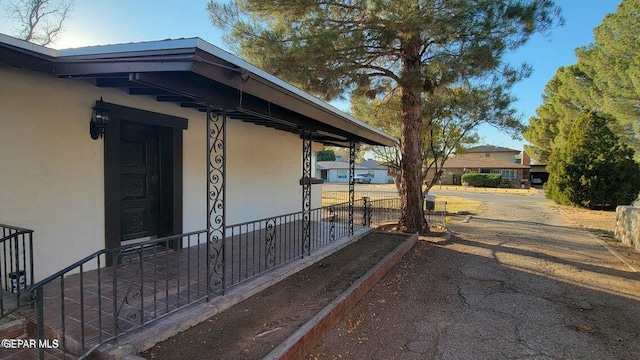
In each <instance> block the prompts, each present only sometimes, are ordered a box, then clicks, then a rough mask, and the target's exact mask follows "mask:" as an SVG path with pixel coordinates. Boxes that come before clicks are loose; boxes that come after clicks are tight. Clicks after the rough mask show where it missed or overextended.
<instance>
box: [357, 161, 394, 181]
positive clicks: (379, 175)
mask: <svg viewBox="0 0 640 360" xmlns="http://www.w3.org/2000/svg"><path fill="white" fill-rule="evenodd" d="M360 165H361V166H364V167H366V168H367V169H368V173H369V175H370V176H371V183H372V184H391V183H393V178H392V177H391V176H389V168H388V167H387V166H385V165H380V164H379V162H378V161H376V160H373V159H369V160H367V161H364V162H362V163H360Z"/></svg>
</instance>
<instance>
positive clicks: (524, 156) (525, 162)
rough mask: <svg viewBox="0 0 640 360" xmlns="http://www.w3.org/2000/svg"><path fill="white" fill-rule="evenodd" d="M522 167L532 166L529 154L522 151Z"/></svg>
mask: <svg viewBox="0 0 640 360" xmlns="http://www.w3.org/2000/svg"><path fill="white" fill-rule="evenodd" d="M520 165H525V166H529V165H531V158H529V154H527V152H526V151H524V150H522V156H521V157H520Z"/></svg>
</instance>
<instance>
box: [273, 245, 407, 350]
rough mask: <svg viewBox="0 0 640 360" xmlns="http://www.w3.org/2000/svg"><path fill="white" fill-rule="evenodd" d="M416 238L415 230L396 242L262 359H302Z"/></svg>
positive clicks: (403, 253)
mask: <svg viewBox="0 0 640 360" xmlns="http://www.w3.org/2000/svg"><path fill="white" fill-rule="evenodd" d="M417 241H418V234H417V233H416V234H413V235H411V236H410V237H409V238H408V239H407V240H405V241H404V242H403V243H402V244H400V245H398V247H396V249H395V250H394V251H393V252H392V253H390V254H388V255H387V256H385V258H384V259H382V260H381V261H380V262H379V263H378V264H377V265H376V266H375V267H373V268H372V269H370V270H369V271H368V272H367V273H366V274H365V275H363V276H362V277H361V278H360V279H358V280H357V281H356V282H355V283H353V284H352V285H351V286H350V287H349V288H348V289H347V290H345V291H344V292H343V293H342V294H340V296H338V297H337V298H336V299H334V300H333V301H332V302H331V303H330V304H329V305H327V306H326V307H325V308H324V309H322V310H321V311H320V312H319V313H318V314H316V315H315V316H314V317H313V318H311V320H309V321H308V322H307V323H306V324H304V325H303V326H302V327H301V328H300V329H298V330H297V331H296V332H294V333H293V334H292V335H291V336H289V337H288V338H287V339H286V340H285V341H284V342H282V343H281V344H280V345H279V346H278V347H276V348H275V349H273V351H271V352H270V353H269V354H268V355H267V356H265V357H264V359H268V360H271V359H303V358H304V357H305V356H306V355H307V354H308V353H309V352H310V351H311V350H312V349H313V348H314V347H315V346H316V345H317V344H318V343H319V342H320V341H321V340H322V339H323V338H324V337H325V336H326V335H327V334H328V333H329V332H330V331H331V330H332V329H333V328H334V327H335V326H336V325H337V324H338V323H339V322H340V321H341V320H342V319H343V318H344V317H345V316H346V315H347V314H348V313H349V311H351V309H352V308H353V307H354V306H355V305H356V304H357V303H358V302H359V301H360V300H361V299H362V298H363V297H364V296H365V295H366V294H367V292H369V290H371V288H373V286H375V284H377V283H378V281H380V279H382V277H383V276H384V275H385V274H386V273H387V272H388V271H389V270H390V269H391V268H392V267H393V266H394V265H395V264H396V263H398V261H400V259H401V258H402V257H403V256H404V255H405V254H406V253H407V252H408V251H409V250H410V249H411V248H412V247H413V246H414V245H415V244H416V242H417Z"/></svg>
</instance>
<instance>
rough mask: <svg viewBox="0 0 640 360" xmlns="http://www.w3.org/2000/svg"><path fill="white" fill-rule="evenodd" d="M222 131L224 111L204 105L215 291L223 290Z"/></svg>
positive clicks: (211, 285)
mask: <svg viewBox="0 0 640 360" xmlns="http://www.w3.org/2000/svg"><path fill="white" fill-rule="evenodd" d="M225 133H226V113H225V112H223V113H222V114H214V113H213V112H212V111H211V107H209V106H207V134H208V136H207V149H208V158H207V172H208V182H207V208H208V210H209V213H208V219H207V222H208V224H207V228H208V232H209V233H208V239H207V241H208V245H207V246H208V253H209V274H208V277H209V288H210V289H209V290H210V291H211V292H214V293H218V292H220V291H222V290H224V271H225V269H224V238H225V217H224V210H225V204H224V201H225V152H226V147H225V135H226V134H225Z"/></svg>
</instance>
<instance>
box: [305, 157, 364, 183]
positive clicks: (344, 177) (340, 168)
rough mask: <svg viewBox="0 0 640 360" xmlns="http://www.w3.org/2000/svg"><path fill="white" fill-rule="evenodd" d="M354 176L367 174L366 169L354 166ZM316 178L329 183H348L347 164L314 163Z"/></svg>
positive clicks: (332, 162)
mask: <svg viewBox="0 0 640 360" xmlns="http://www.w3.org/2000/svg"><path fill="white" fill-rule="evenodd" d="M355 171H356V174H366V173H368V168H366V167H364V166H361V165H359V164H355ZM316 176H318V177H319V178H320V179H322V180H324V181H326V182H330V183H348V182H349V163H348V162H346V161H318V162H316Z"/></svg>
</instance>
